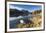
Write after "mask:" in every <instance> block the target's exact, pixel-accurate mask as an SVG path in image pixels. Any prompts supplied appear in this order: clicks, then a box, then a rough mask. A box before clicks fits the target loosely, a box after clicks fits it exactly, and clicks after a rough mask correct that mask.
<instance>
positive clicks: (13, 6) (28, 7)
mask: <svg viewBox="0 0 46 33" xmlns="http://www.w3.org/2000/svg"><path fill="white" fill-rule="evenodd" d="M10 9H18V10H23V9H24V10H28V11H29V12H31V11H34V10H40V9H42V7H41V5H21V4H10Z"/></svg>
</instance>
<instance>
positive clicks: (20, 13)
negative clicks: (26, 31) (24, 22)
mask: <svg viewBox="0 0 46 33" xmlns="http://www.w3.org/2000/svg"><path fill="white" fill-rule="evenodd" d="M36 12H37V13H38V12H41V10H36V11H34V14H35V13H36ZM29 14H33V12H29V11H28V10H21V11H20V10H18V9H10V17H18V16H27V15H29Z"/></svg>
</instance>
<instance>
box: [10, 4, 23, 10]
mask: <svg viewBox="0 0 46 33" xmlns="http://www.w3.org/2000/svg"><path fill="white" fill-rule="evenodd" d="M10 9H18V10H22V9H23V8H20V7H17V6H16V7H15V6H13V5H10Z"/></svg>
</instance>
